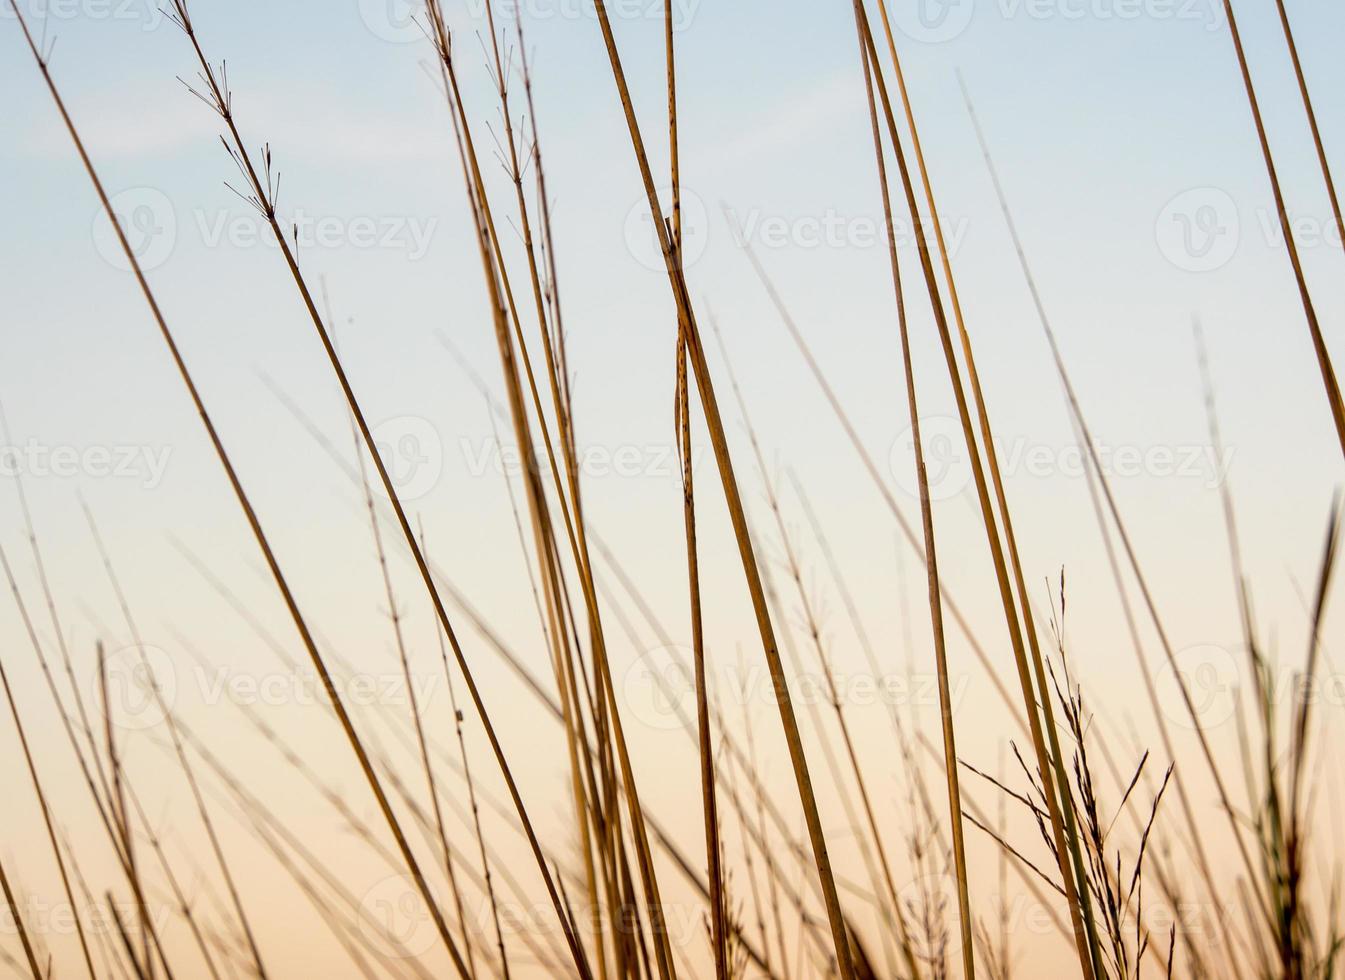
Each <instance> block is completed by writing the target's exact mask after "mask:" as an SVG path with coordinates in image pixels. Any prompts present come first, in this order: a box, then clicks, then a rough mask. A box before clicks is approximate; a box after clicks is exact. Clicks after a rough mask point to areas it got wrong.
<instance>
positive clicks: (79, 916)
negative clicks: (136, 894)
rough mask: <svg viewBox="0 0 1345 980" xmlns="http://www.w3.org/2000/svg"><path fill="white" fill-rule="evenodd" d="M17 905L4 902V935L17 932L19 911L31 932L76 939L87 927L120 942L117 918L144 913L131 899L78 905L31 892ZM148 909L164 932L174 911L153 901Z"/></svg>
mask: <svg viewBox="0 0 1345 980" xmlns="http://www.w3.org/2000/svg"><path fill="white" fill-rule="evenodd" d="M110 897H111V896H109V899H110ZM15 906H17V908H11V907H10V905H9V903H8V902H6V903H4V904H3V905H0V935H3V936H14V935H16V934H17V932H18V923H17V922H15V921H14V915H15V912H16V911H17V913H18V915H19V918H20V919H22V920H23V927H24V929H25V930H26V931H27V932H28V934H29V935H36V936H46V937H52V938H55V937H61V936H65V937H71V938H73V937H74V936H76V935H78V933H79V929H80V927H81V926H83V928H84V931H85V933H86V934H91V935H95V936H105V937H110V938H111V939H112V940H113V941H114V942H116V941H119V939H118V937H119V936H120V935H121V930H120V927H119V926H118V925H117V918H118V917H120V918H121V921H122V922H123V923H127V922H135V921H138V919H139V916H140V914H141V908H140V905H139V904H138V903H135V902H133V901H132V900H131V899H129V898H128V899H127V900H126V901H125V902H116V901H104V902H97V901H92V900H90V901H87V902H85V903H83V904H80V905H78V906H74V905H71V904H70V903H69V902H67V901H56V902H51V901H47V900H45V899H42V898H39V897H38V896H37V895H35V894H33V893H31V892H28V893H26V894H24V895H22V896H15ZM144 911H145V912H146V913H148V915H149V918H150V923H151V925H152V926H153V927H154V929H155V930H156V931H158V932H160V933H161V932H162V931H163V929H164V927H165V926H166V925H167V924H168V920H169V917H170V916H171V915H172V914H173V911H174V910H173V909H172V908H171V907H170V906H168V905H163V904H160V903H157V902H149V903H147V904H146V907H145V910H144ZM114 912H115V914H114Z"/></svg>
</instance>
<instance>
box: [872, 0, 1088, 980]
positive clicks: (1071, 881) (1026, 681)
mask: <svg viewBox="0 0 1345 980" xmlns="http://www.w3.org/2000/svg"><path fill="white" fill-rule="evenodd" d="M854 7H855V18H856V21H857V22H858V27H859V31H860V43H861V46H862V48H863V49H864V51H865V52H866V54H867V57H868V58H869V60H870V62H871V65H872V74H873V79H874V81H876V84H877V89H878V94H879V96H880V97H881V99H882V106H883V114H884V117H885V119H886V123H887V129H888V136H889V140H890V142H891V143H892V146H893V154H894V156H895V158H896V162H897V169H898V171H899V173H900V176H901V182H902V189H903V191H904V193H905V198H906V205H907V208H908V210H909V212H910V214H911V216H912V220H913V222H914V226H915V232H916V240H917V244H918V246H919V248H918V253H919V258H920V268H921V272H922V274H923V277H924V281H925V286H926V289H927V291H928V293H929V301H930V306H931V309H932V311H933V314H934V322H935V325H936V327H937V328H938V334H939V340H940V344H941V347H942V349H943V355H944V361H945V364H946V366H947V369H948V377H949V381H950V383H951V384H952V388H953V395H954V399H955V401H956V403H957V409H958V417H959V420H960V422H961V426H962V435H963V439H964V441H965V443H966V447H967V453H968V456H969V458H970V461H971V470H972V477H973V480H974V482H975V485H976V495H977V501H978V503H979V505H980V511H981V519H982V524H983V525H984V528H985V532H986V540H987V543H988V544H989V547H990V557H991V562H992V565H993V567H994V571H995V579H996V583H997V585H998V589H999V596H1000V603H1001V605H1002V607H1003V611H1004V619H1005V625H1006V627H1007V629H1008V633H1009V640H1010V644H1011V646H1012V647H1013V654H1014V662H1015V665H1016V666H1017V669H1018V676H1019V684H1020V686H1021V688H1022V697H1023V706H1024V708H1025V709H1026V711H1027V716H1028V728H1029V732H1030V734H1031V736H1032V746H1033V750H1034V752H1035V755H1036V762H1037V767H1038V769H1039V770H1040V771H1041V773H1042V776H1043V788H1044V795H1045V802H1046V808H1047V812H1048V814H1049V816H1050V823H1051V832H1052V835H1053V837H1054V841H1055V850H1056V856H1057V859H1058V861H1059V864H1060V875H1061V879H1062V881H1063V883H1064V886H1065V895H1066V899H1067V902H1068V905H1069V909H1070V918H1071V920H1072V921H1073V924H1074V928H1075V934H1076V945H1077V947H1078V953H1079V961H1080V965H1081V967H1082V968H1083V973H1084V976H1085V978H1087V980H1092V978H1093V977H1094V976H1095V974H1096V969H1097V968H1096V965H1095V964H1096V962H1097V936H1096V930H1095V928H1094V925H1093V920H1092V916H1091V914H1090V912H1089V908H1088V901H1089V900H1088V895H1087V893H1086V891H1085V890H1084V888H1083V887H1082V885H1081V884H1080V885H1076V876H1079V875H1080V871H1081V868H1082V857H1081V855H1080V847H1079V841H1078V834H1077V832H1071V830H1070V828H1069V826H1068V825H1067V823H1066V821H1065V819H1064V817H1063V815H1062V812H1067V811H1068V810H1069V806H1070V805H1069V803H1068V801H1067V799H1063V800H1062V799H1061V798H1060V797H1059V796H1058V795H1057V788H1058V787H1062V788H1063V789H1064V790H1066V791H1067V789H1068V787H1067V784H1065V783H1064V782H1063V781H1058V779H1052V778H1051V773H1052V769H1051V759H1050V757H1049V756H1048V754H1047V748H1046V745H1047V742H1046V738H1045V737H1044V735H1043V732H1042V728H1043V725H1042V719H1041V715H1040V710H1039V707H1038V705H1039V704H1041V703H1043V702H1045V701H1046V700H1047V697H1048V695H1047V692H1045V691H1041V692H1037V691H1035V690H1034V680H1033V676H1032V669H1031V667H1030V666H1029V662H1028V651H1027V649H1025V644H1024V641H1023V631H1022V628H1021V624H1020V620H1019V615H1018V610H1017V608H1016V606H1015V601H1014V595H1013V589H1012V586H1011V585H1010V577H1009V571H1008V567H1007V562H1006V561H1005V557H1004V549H1003V545H1002V543H1001V541H1000V537H999V530H998V523H997V520H996V517H995V513H994V508H993V506H992V504H991V501H990V494H989V490H988V488H987V481H986V477H985V471H984V467H983V466H982V462H981V455H980V452H979V450H978V448H977V444H976V436H975V434H974V430H973V427H972V421H971V413H970V410H969V408H968V405H967V396H966V392H965V390H964V389H963V385H962V378H961V372H960V370H959V368H958V365H957V355H956V353H955V352H954V349H953V342H952V337H951V334H950V331H949V328H948V318H947V314H946V312H945V311H944V307H943V302H942V299H941V297H940V295H939V287H938V283H937V281H936V278H935V274H934V267H933V264H932V262H931V259H930V248H929V243H928V241H927V237H926V234H925V231H924V224H923V222H922V220H921V217H920V209H919V205H918V204H917V203H916V197H915V189H914V186H913V184H912V181H911V176H910V168H909V167H908V165H907V163H906V155H905V152H904V150H903V149H902V145H901V140H900V137H899V135H898V133H897V125H896V120H895V117H894V114H893V110H892V103H891V99H890V97H889V95H888V91H887V85H886V83H885V82H884V80H883V73H882V69H881V65H880V63H879V58H878V52H877V47H876V46H875V44H874V39H873V32H872V30H871V29H870V26H869V21H868V15H867V13H866V12H865V9H864V4H863V2H862V0H855V4H854ZM875 115H876V114H875ZM894 262H895V259H894ZM913 432H914V430H913ZM916 438H917V444H918V434H917V436H916ZM1033 666H1035V667H1036V668H1037V675H1038V678H1040V677H1041V675H1042V671H1041V669H1040V658H1039V657H1038V658H1037V662H1036V663H1035V664H1034V665H1033ZM1052 734H1054V730H1052ZM953 769H955V767H953ZM951 771H952V770H951V769H950V773H951ZM952 778H954V777H953V776H952V775H951V774H950V779H952ZM957 812H958V813H960V809H959V810H958V811H957ZM956 855H957V846H956V841H955V842H954V860H955V862H956V860H957V857H956ZM1071 858H1072V863H1073V866H1071ZM960 885H962V887H965V883H964V882H960ZM959 901H960V902H961V913H962V915H961V925H962V955H963V963H964V969H965V970H966V971H967V973H968V976H970V975H971V971H972V970H974V968H975V948H974V943H973V933H972V930H973V924H972V920H971V916H970V909H969V902H968V901H966V900H964V899H963V897H962V895H961V894H959Z"/></svg>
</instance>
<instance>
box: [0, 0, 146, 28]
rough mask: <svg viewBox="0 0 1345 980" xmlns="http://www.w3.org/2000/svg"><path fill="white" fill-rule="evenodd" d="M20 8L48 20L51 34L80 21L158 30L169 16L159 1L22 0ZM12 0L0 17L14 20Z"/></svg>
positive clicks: (27, 15) (0, 8)
mask: <svg viewBox="0 0 1345 980" xmlns="http://www.w3.org/2000/svg"><path fill="white" fill-rule="evenodd" d="M19 7H21V8H23V15H24V17H25V18H27V19H28V20H29V21H30V22H32V21H45V22H46V24H45V29H46V31H47V33H48V35H50V34H51V33H52V32H53V31H54V30H56V29H57V28H58V27H59V26H60V25H62V24H68V23H71V22H72V21H76V20H88V21H95V22H98V23H110V22H121V23H125V22H130V21H139V22H140V29H141V30H142V31H145V32H146V33H148V32H150V31H154V30H158V28H159V27H160V26H162V25H163V24H164V23H165V21H166V20H167V18H166V17H165V16H164V11H163V8H162V7H161V6H160V5H159V4H158V2H157V0H20V2H19ZM13 19H14V11H13V10H11V9H10V6H9V4H8V3H6V4H4V5H2V6H0V20H13Z"/></svg>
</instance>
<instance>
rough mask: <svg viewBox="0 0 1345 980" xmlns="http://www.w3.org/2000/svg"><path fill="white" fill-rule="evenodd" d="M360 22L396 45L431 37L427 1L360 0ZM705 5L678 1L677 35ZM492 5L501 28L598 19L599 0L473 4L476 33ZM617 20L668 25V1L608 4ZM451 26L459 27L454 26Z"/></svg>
mask: <svg viewBox="0 0 1345 980" xmlns="http://www.w3.org/2000/svg"><path fill="white" fill-rule="evenodd" d="M357 2H358V5H359V13H360V20H361V21H363V23H364V26H365V27H366V28H367V29H368V30H369V32H370V33H372V34H373V35H374V36H375V37H377V38H378V39H379V40H382V41H388V42H390V43H392V44H413V43H415V42H416V41H422V40H424V39H425V37H426V30H425V28H424V26H422V25H423V24H424V23H425V16H424V13H425V3H424V0H357ZM701 2H702V0H673V4H672V21H673V30H675V31H685V30H686V29H687V28H689V27H690V26H691V23H692V21H693V20H695V16H696V12H697V11H698V10H699V9H700V5H701ZM487 4H490V5H491V7H490V12H491V13H493V15H494V18H495V21H496V23H497V24H499V25H506V24H511V23H513V21H515V20H516V19H519V18H522V19H524V20H526V21H529V22H535V23H546V22H548V21H571V20H593V19H595V18H596V17H597V13H596V11H595V8H594V0H467V2H466V4H465V6H466V17H467V18H468V19H469V20H470V21H471V24H472V26H473V29H480V30H485V29H486V28H485V25H486V23H487V19H488V18H487ZM603 8H604V9H605V10H606V11H607V16H608V17H610V18H611V19H612V20H618V21H619V20H657V21H660V22H661V21H662V20H663V18H664V16H665V12H664V0H605V2H604V3H603ZM450 26H453V25H452V24H450Z"/></svg>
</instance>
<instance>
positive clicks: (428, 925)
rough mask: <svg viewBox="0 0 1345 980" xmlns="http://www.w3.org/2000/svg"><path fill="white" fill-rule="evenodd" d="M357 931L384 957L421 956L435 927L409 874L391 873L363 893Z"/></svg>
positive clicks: (436, 933)
mask: <svg viewBox="0 0 1345 980" xmlns="http://www.w3.org/2000/svg"><path fill="white" fill-rule="evenodd" d="M357 917H358V922H359V929H360V933H361V934H362V935H363V936H364V937H365V938H366V939H368V940H369V941H370V942H371V943H373V944H374V947H375V948H376V949H381V950H383V951H384V952H385V953H386V954H387V955H388V956H390V957H396V958H398V959H407V958H412V957H416V956H421V955H423V954H425V953H427V952H429V950H430V949H431V947H433V946H434V944H435V943H436V942H437V941H438V938H439V930H438V928H437V927H436V926H435V924H434V918H433V917H432V916H431V915H430V910H429V909H428V908H427V907H426V905H425V901H424V899H423V897H422V896H421V894H420V891H419V889H417V888H416V885H415V882H414V881H412V879H411V876H410V875H391V876H389V877H387V878H384V879H383V880H381V881H379V882H378V883H377V884H376V885H374V886H373V887H372V888H370V889H369V890H368V891H367V892H365V893H364V895H363V897H362V898H361V899H360V905H359V910H358V913H357Z"/></svg>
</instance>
